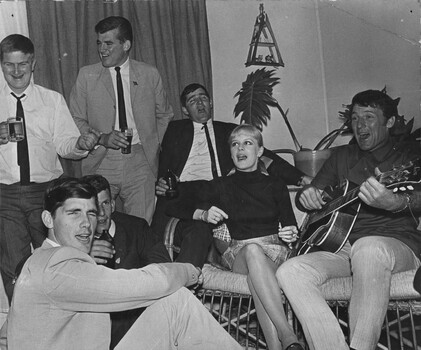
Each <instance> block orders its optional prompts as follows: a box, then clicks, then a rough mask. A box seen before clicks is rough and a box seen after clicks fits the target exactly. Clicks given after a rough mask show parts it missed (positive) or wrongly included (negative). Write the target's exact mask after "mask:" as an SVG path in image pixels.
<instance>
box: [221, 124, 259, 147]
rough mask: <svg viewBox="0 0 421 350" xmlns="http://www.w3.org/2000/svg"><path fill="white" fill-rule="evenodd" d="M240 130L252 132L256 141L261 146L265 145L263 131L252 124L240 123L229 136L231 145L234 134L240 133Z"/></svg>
mask: <svg viewBox="0 0 421 350" xmlns="http://www.w3.org/2000/svg"><path fill="white" fill-rule="evenodd" d="M240 132H246V133H248V134H250V135H251V136H252V137H253V138H254V139H255V140H256V141H257V145H258V146H259V147H263V136H262V133H261V132H260V131H259V129H257V128H256V127H255V126H254V125H251V124H240V125H238V126H237V127H236V128H235V129H234V130H233V131H231V134H230V136H229V138H228V144H229V145H231V142H232V140H233V139H234V136H236V135H238V134H239V133H240Z"/></svg>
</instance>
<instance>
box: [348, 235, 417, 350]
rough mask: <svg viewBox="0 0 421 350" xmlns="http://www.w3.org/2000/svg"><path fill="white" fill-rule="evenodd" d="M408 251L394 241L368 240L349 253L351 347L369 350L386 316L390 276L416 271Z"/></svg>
mask: <svg viewBox="0 0 421 350" xmlns="http://www.w3.org/2000/svg"><path fill="white" fill-rule="evenodd" d="M418 265H419V260H418V259H417V258H416V257H415V255H414V253H413V252H412V250H411V249H410V248H409V247H408V246H407V245H405V244H404V243H402V242H401V241H399V240H397V239H395V238H389V237H380V236H370V237H364V238H361V239H359V240H358V241H356V242H355V243H354V245H353V246H352V249H351V268H352V274H353V279H352V293H351V300H350V305H349V325H350V330H351V347H352V348H353V349H357V350H372V349H375V348H376V344H377V342H378V340H379V338H380V333H381V327H382V324H383V321H384V318H385V315H386V311H387V305H388V302H389V294H390V281H391V278H392V273H397V272H401V271H407V270H411V269H414V268H416V267H417V266H418Z"/></svg>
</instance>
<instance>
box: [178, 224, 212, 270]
mask: <svg viewBox="0 0 421 350" xmlns="http://www.w3.org/2000/svg"><path fill="white" fill-rule="evenodd" d="M174 243H175V244H176V245H179V247H180V253H179V254H178V256H177V258H176V260H175V261H177V262H189V263H191V264H193V265H194V266H197V267H202V266H203V265H204V264H205V261H206V258H207V255H208V251H209V247H210V246H211V244H212V229H211V227H210V225H209V224H207V223H205V222H202V221H197V220H181V221H180V222H179V223H178V224H177V227H176V228H175V236H174Z"/></svg>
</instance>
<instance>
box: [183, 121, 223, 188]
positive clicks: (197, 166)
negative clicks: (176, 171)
mask: <svg viewBox="0 0 421 350" xmlns="http://www.w3.org/2000/svg"><path fill="white" fill-rule="evenodd" d="M206 124H207V126H208V130H209V136H210V138H211V141H212V147H213V152H214V153H215V162H216V170H217V172H218V176H221V169H220V167H219V160H218V153H217V152H216V142H215V132H214V131H213V123H212V119H209V120H208V121H207V123H206ZM193 127H194V135H193V144H192V147H191V149H190V153H189V157H188V158H187V162H186V165H185V166H184V169H183V172H182V173H181V175H180V181H196V180H212V179H213V176H212V169H211V158H210V154H209V148H208V142H207V141H206V133H205V130H204V128H203V124H201V123H196V122H193Z"/></svg>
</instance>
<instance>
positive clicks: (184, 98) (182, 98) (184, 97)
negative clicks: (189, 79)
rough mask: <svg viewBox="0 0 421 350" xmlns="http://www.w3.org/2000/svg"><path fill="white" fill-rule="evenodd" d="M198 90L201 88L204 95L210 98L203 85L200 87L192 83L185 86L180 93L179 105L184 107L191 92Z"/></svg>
mask: <svg viewBox="0 0 421 350" xmlns="http://www.w3.org/2000/svg"><path fill="white" fill-rule="evenodd" d="M200 88H202V89H203V90H204V91H205V94H206V96H207V97H210V96H209V92H208V90H207V89H206V88H205V87H204V86H203V85H201V84H199V83H192V84H189V85H187V86H186V87H185V88H184V90H183V92H182V93H181V95H180V102H181V105H182V106H183V107H186V102H187V95H188V94H190V93H192V92H193V91H196V90H197V89H200Z"/></svg>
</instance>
